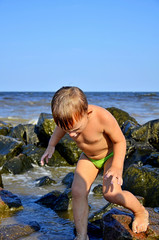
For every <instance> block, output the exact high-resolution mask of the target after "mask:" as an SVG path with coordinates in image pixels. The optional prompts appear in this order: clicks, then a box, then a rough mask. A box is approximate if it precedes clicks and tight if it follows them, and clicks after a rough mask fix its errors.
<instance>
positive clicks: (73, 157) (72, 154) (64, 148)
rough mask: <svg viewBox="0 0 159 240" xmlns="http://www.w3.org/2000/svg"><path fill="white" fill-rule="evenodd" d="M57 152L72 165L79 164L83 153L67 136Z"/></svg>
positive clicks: (60, 142) (62, 140) (57, 146)
mask: <svg viewBox="0 0 159 240" xmlns="http://www.w3.org/2000/svg"><path fill="white" fill-rule="evenodd" d="M56 149H57V151H58V152H59V153H60V154H61V156H62V157H63V158H64V159H66V161H67V162H68V163H69V164H70V165H74V164H75V163H77V161H78V159H79V157H80V155H81V153H82V151H81V150H80V149H79V148H78V147H77V144H76V143H75V142H74V141H73V140H72V139H71V138H70V136H69V135H68V134H66V135H65V136H64V137H63V138H62V139H61V140H60V141H59V143H58V144H57V145H56Z"/></svg>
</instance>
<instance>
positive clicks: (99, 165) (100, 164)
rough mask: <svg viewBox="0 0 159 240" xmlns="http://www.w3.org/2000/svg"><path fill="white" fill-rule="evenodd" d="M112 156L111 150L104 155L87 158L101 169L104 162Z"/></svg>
mask: <svg viewBox="0 0 159 240" xmlns="http://www.w3.org/2000/svg"><path fill="white" fill-rule="evenodd" d="M112 156H113V152H112V153H110V154H108V155H107V156H106V157H104V158H102V159H99V160H96V159H92V158H88V159H89V160H90V161H91V162H92V163H93V164H94V165H95V166H96V167H97V168H98V169H101V168H102V167H103V166H104V163H105V162H106V161H107V160H108V159H109V158H111V157H112Z"/></svg>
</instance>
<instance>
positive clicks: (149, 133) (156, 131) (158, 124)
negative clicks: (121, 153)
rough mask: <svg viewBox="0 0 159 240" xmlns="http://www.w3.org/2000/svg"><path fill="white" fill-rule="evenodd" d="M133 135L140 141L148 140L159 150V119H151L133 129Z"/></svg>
mask: <svg viewBox="0 0 159 240" xmlns="http://www.w3.org/2000/svg"><path fill="white" fill-rule="evenodd" d="M131 137H132V138H133V139H135V140H136V141H138V142H148V143H149V144H151V145H152V146H153V147H154V148H155V149H157V150H159V119H156V120H153V121H149V122H147V123H145V124H144V125H142V126H140V127H138V128H136V129H133V131H132V133H131Z"/></svg>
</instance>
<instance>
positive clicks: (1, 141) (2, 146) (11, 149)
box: [0, 135, 23, 166]
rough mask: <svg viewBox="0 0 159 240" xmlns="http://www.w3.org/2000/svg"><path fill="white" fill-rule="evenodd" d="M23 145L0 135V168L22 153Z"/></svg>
mask: <svg viewBox="0 0 159 240" xmlns="http://www.w3.org/2000/svg"><path fill="white" fill-rule="evenodd" d="M22 146H23V143H22V142H20V141H18V140H16V139H14V138H12V137H8V136H2V135H0V166H2V165H3V164H4V162H5V161H6V160H9V159H11V158H13V157H14V156H16V155H18V154H19V153H20V152H21V151H22Z"/></svg>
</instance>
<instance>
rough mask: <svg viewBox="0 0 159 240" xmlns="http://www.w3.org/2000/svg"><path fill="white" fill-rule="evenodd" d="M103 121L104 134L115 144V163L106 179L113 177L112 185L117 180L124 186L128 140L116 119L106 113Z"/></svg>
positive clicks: (113, 162) (106, 174)
mask: <svg viewBox="0 0 159 240" xmlns="http://www.w3.org/2000/svg"><path fill="white" fill-rule="evenodd" d="M104 115H105V116H103V117H102V118H103V120H104V122H105V124H104V132H105V134H107V135H108V136H109V138H110V140H111V141H112V144H113V153H114V155H113V161H112V165H111V167H110V168H109V169H108V170H107V172H106V173H105V176H104V177H105V178H109V177H110V176H112V181H111V182H112V183H113V182H114V181H115V180H116V179H117V180H118V184H120V185H122V183H123V180H122V173H123V166H124V159H125V153H126V140H125V137H124V135H123V133H122V131H121V129H120V127H119V125H118V123H117V121H116V119H115V118H114V117H113V116H112V115H111V114H110V113H109V112H108V111H106V114H104Z"/></svg>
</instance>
